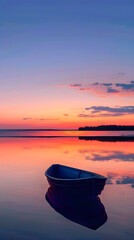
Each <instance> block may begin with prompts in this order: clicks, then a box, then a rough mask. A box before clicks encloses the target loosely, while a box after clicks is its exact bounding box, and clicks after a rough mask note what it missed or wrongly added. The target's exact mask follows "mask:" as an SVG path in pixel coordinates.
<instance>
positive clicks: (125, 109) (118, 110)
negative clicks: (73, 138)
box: [78, 106, 134, 118]
mask: <svg viewBox="0 0 134 240" xmlns="http://www.w3.org/2000/svg"><path fill="white" fill-rule="evenodd" d="M85 111H90V113H89V114H86V113H80V114H78V117H83V118H88V117H118V116H123V115H128V114H134V106H122V107H107V106H105V107H104V106H92V107H86V108H85Z"/></svg>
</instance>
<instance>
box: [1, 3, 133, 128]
mask: <svg viewBox="0 0 134 240" xmlns="http://www.w3.org/2000/svg"><path fill="white" fill-rule="evenodd" d="M100 124H123V125H124V124H126V125H127V124H131V125H132V124H134V1H133V0H12V1H11V0H1V1H0V128H1V129H3V128H8V129H9V128H78V127H79V126H85V125H88V126H90V125H92V126H96V125H100Z"/></svg>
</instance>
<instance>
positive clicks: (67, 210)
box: [46, 187, 107, 230]
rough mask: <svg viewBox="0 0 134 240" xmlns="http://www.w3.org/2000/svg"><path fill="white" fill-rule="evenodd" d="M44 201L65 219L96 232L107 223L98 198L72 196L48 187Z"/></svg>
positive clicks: (103, 209)
mask: <svg viewBox="0 0 134 240" xmlns="http://www.w3.org/2000/svg"><path fill="white" fill-rule="evenodd" d="M46 200H47V202H48V203H49V204H50V206H51V207H52V208H53V209H54V210H55V211H56V212H58V213H60V214H61V215H62V216H64V217H65V218H67V219H69V220H71V221H73V222H75V223H78V224H80V225H82V226H85V227H87V228H90V229H93V230H96V229H98V228H99V227H100V226H102V225H103V224H104V223H105V222H106V221H107V214H106V211H105V208H104V206H103V204H102V203H101V201H100V198H99V197H98V196H96V197H89V196H78V195H77V197H75V196H72V195H67V194H64V193H63V192H60V191H57V190H56V189H54V188H52V187H49V188H48V191H47V193H46Z"/></svg>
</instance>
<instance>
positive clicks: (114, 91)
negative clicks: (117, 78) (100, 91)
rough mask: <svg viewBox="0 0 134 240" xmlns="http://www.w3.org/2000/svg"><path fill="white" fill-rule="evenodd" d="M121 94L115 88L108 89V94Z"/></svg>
mask: <svg viewBox="0 0 134 240" xmlns="http://www.w3.org/2000/svg"><path fill="white" fill-rule="evenodd" d="M119 92H120V91H119V90H116V89H114V88H111V87H108V88H107V93H119Z"/></svg>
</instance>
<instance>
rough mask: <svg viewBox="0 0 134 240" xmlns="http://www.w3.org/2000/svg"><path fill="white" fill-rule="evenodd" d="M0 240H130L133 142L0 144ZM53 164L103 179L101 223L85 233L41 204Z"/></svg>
mask: <svg viewBox="0 0 134 240" xmlns="http://www.w3.org/2000/svg"><path fill="white" fill-rule="evenodd" d="M0 154H1V155H0V240H44V239H47V240H52V239H55V240H68V239H71V240H88V239H93V240H94V239H95V240H102V239H103V240H105V239H106V240H107V239H109V240H110V239H111V240H113V239H115V240H116V239H117V240H126V239H127V240H132V239H134V225H133V219H134V201H133V199H134V142H100V141H85V140H79V139H78V138H49V139H47V138H43V139H40V138H37V139H36V138H34V139H33V138H28V139H27V138H19V139H18V138H0ZM53 163H60V164H64V165H68V166H72V167H76V168H81V169H85V170H89V171H93V172H96V173H100V174H102V175H104V176H107V177H108V180H107V184H106V185H105V188H104V190H103V192H102V194H101V195H100V196H99V197H100V200H101V202H102V204H103V205H104V206H105V211H106V213H107V216H108V219H107V221H106V222H105V223H104V224H103V225H102V226H100V227H99V228H98V229H97V230H91V229H90V228H86V227H84V226H82V225H80V224H78V223H75V222H73V221H70V220H69V219H67V218H65V217H63V216H62V215H61V214H59V213H57V212H56V211H55V210H54V209H53V208H52V207H51V206H50V205H49V203H48V202H47V201H46V199H45V195H46V192H47V190H48V187H49V186H48V183H47V180H46V178H45V176H44V172H45V171H46V169H47V168H48V167H49V166H50V165H51V164H53Z"/></svg>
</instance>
